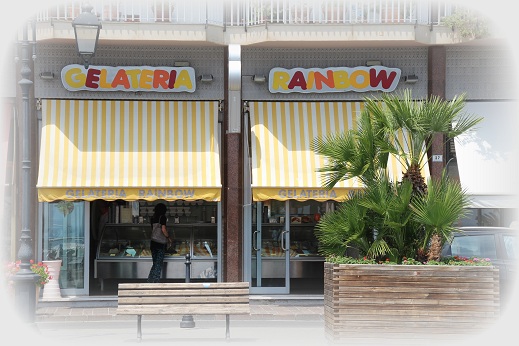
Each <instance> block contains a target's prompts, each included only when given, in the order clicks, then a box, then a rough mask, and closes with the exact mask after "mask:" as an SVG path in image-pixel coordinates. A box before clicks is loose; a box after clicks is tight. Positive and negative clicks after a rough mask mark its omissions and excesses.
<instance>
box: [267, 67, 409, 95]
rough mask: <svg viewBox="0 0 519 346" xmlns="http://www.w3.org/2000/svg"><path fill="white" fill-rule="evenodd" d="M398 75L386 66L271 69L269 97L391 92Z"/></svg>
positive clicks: (397, 71)
mask: <svg viewBox="0 0 519 346" xmlns="http://www.w3.org/2000/svg"><path fill="white" fill-rule="evenodd" d="M400 75H401V71H400V69H398V68H389V67H385V66H358V67H329V68H310V69H304V68H293V69H284V68H279V67H276V68H273V69H271V70H270V73H269V79H268V80H269V91H270V92H271V93H295V92H300V93H330V92H346V91H356V92H368V91H383V92H391V91H393V90H395V88H396V87H397V86H398V82H399V80H400Z"/></svg>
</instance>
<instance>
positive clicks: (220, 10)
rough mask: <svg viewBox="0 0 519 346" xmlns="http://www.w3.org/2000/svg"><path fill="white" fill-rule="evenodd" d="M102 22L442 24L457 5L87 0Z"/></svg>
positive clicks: (373, 0)
mask: <svg viewBox="0 0 519 346" xmlns="http://www.w3.org/2000/svg"><path fill="white" fill-rule="evenodd" d="M82 3H83V1H78V0H70V1H65V2H63V3H60V4H57V5H54V6H50V7H48V8H47V9H45V10H43V11H41V12H40V13H38V14H37V20H38V21H51V20H73V19H74V18H75V17H76V16H77V15H78V14H79V13H80V11H81V4H82ZM89 3H90V4H91V5H92V6H93V7H94V10H93V11H94V13H95V14H96V15H97V16H98V17H99V18H100V20H101V21H103V22H133V23H138V22H144V23H146V22H147V23H149V22H163V23H174V24H212V25H217V26H223V27H226V26H230V27H247V26H258V25H269V24H283V25H301V24H326V25H341V24H422V25H441V20H442V18H444V17H445V16H447V15H449V14H451V13H452V12H453V11H454V10H455V9H456V6H455V5H453V4H452V1H432V0H431V1H428V0H189V1H185V0H182V1H178V0H91V1H89Z"/></svg>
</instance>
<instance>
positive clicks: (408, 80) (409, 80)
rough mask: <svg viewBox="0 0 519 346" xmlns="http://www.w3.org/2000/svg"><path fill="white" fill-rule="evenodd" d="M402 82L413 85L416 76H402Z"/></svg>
mask: <svg viewBox="0 0 519 346" xmlns="http://www.w3.org/2000/svg"><path fill="white" fill-rule="evenodd" d="M404 82H405V83H407V84H414V83H416V82H418V76H417V75H414V74H410V75H407V76H404Z"/></svg>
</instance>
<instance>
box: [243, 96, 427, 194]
mask: <svg viewBox="0 0 519 346" xmlns="http://www.w3.org/2000/svg"><path fill="white" fill-rule="evenodd" d="M249 106H250V121H251V150H252V160H251V165H252V167H251V170H252V198H253V200H254V201H265V200H269V199H275V200H281V201H285V200H298V201H304V200H317V201H327V200H336V201H342V200H344V199H347V198H348V194H349V193H350V192H351V191H353V190H355V189H361V188H362V187H363V186H362V183H361V182H360V180H359V179H357V178H353V179H349V180H346V181H341V182H339V183H338V184H336V185H335V187H334V188H333V189H331V190H328V189H325V188H323V187H322V179H321V174H320V173H318V172H317V169H318V168H320V167H323V166H324V164H325V162H324V160H325V158H324V157H321V156H320V155H317V154H315V152H314V151H313V150H312V149H311V143H312V141H313V139H314V138H316V137H324V136H326V135H328V134H332V133H338V132H346V131H348V130H350V129H354V128H356V126H357V119H358V118H359V117H360V113H361V112H362V109H363V108H364V103H363V102H250V103H249ZM400 135H403V134H400ZM403 142H405V141H403ZM387 170H388V173H389V176H390V178H391V177H392V179H393V180H394V181H400V180H401V178H402V171H403V166H402V164H401V162H400V161H399V159H398V158H397V157H395V156H390V158H389V161H388V167H387ZM428 172H429V169H428V166H427V165H426V166H425V167H424V168H423V170H422V174H424V177H425V178H426V179H427V178H428V177H429V173H428Z"/></svg>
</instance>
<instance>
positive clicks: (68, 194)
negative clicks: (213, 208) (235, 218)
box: [38, 187, 221, 202]
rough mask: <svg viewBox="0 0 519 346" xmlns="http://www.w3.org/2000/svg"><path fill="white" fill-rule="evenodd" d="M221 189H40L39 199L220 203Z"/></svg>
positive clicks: (47, 200) (46, 200) (42, 200)
mask: <svg viewBox="0 0 519 346" xmlns="http://www.w3.org/2000/svg"><path fill="white" fill-rule="evenodd" d="M220 196H221V188H219V187H177V188H137V187H124V188H39V189H38V197H39V200H40V201H41V202H52V201H56V200H64V201H77V200H85V201H94V200H97V199H104V200H107V201H114V200H118V199H122V200H126V201H136V200H147V201H154V200H157V199H164V200H167V201H173V200H178V199H182V200H186V201H195V200H199V199H203V200H205V201H219V200H220Z"/></svg>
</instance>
